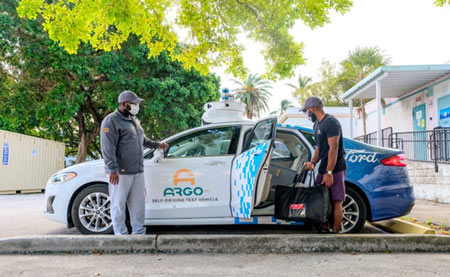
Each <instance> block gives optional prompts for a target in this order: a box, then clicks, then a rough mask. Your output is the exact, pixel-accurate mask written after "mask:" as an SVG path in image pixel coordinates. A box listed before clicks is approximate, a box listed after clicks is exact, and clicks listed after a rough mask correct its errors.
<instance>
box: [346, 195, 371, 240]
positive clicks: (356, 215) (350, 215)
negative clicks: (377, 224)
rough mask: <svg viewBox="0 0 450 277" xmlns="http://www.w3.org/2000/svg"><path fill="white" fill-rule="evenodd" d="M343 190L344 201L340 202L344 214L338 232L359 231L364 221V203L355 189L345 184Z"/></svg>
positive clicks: (365, 210) (365, 216)
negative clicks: (344, 192)
mask: <svg viewBox="0 0 450 277" xmlns="http://www.w3.org/2000/svg"><path fill="white" fill-rule="evenodd" d="M345 190H346V195H345V201H344V202H343V203H342V208H343V210H344V216H343V218H342V223H341V231H340V233H359V232H360V231H361V230H362V228H363V227H364V224H365V223H366V218H367V207H366V203H365V202H364V199H363V198H362V196H361V195H360V194H359V192H357V191H356V190H355V189H353V188H351V187H348V186H346V187H345Z"/></svg>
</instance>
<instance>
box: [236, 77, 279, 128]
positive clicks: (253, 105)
mask: <svg viewBox="0 0 450 277" xmlns="http://www.w3.org/2000/svg"><path fill="white" fill-rule="evenodd" d="M233 81H234V82H235V84H237V85H238V86H239V87H238V88H236V89H234V90H233V91H234V98H236V99H237V100H239V101H241V102H242V103H244V104H245V105H246V106H245V113H246V115H247V118H248V119H252V118H253V116H254V115H256V116H258V117H259V116H260V115H261V112H265V111H267V110H268V109H269V107H268V105H267V103H268V102H269V97H270V96H271V95H272V93H271V92H270V91H271V90H272V85H271V82H270V81H269V80H264V79H263V78H262V77H261V76H260V75H258V74H249V75H248V77H247V79H245V81H239V80H233Z"/></svg>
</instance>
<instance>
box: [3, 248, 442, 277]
mask: <svg viewBox="0 0 450 277" xmlns="http://www.w3.org/2000/svg"><path fill="white" fill-rule="evenodd" d="M449 272H450V254H357V255H356V254H331V253H327V254H315V253H311V254H292V255H280V254H279V255H266V254H255V255H213V254H205V255H167V254H166V255H162V254H161V255H158V254H147V255H144V254H142V255H112V254H109V255H107V254H104V255H101V256H97V255H94V254H92V255H11V256H0V275H1V276H18V275H20V276H62V275H64V276H358V277H359V276H448V273H449Z"/></svg>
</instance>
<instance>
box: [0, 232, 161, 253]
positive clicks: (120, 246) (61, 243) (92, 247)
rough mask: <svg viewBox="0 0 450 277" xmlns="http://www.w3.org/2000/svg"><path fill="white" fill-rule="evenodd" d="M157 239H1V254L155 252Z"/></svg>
mask: <svg viewBox="0 0 450 277" xmlns="http://www.w3.org/2000/svg"><path fill="white" fill-rule="evenodd" d="M155 250H156V235H144V236H111V235H97V236H83V235H58V236H31V237H15V238H7V239H0V255H1V254H86V253H99V252H105V253H144V252H155Z"/></svg>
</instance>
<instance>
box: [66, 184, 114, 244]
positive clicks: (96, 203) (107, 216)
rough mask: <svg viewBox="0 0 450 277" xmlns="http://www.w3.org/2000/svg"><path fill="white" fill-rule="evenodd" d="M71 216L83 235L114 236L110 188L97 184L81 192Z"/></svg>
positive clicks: (76, 198) (75, 201) (73, 206)
mask: <svg viewBox="0 0 450 277" xmlns="http://www.w3.org/2000/svg"><path fill="white" fill-rule="evenodd" d="M71 215H72V220H73V223H74V225H75V227H76V228H77V230H78V231H80V233H82V234H91V235H93V234H94V235H95V234H97V235H99V234H112V233H113V226H112V221H111V204H110V201H109V192H108V186H107V185H102V184H97V185H92V186H89V187H86V188H84V189H83V190H82V191H80V192H79V193H78V194H77V196H76V197H75V200H74V201H73V204H72V208H71Z"/></svg>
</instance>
